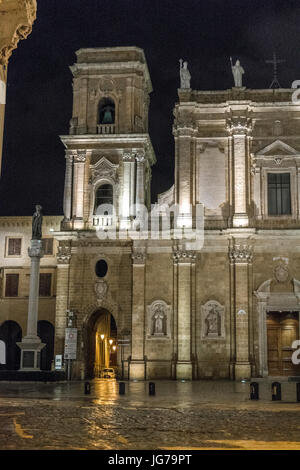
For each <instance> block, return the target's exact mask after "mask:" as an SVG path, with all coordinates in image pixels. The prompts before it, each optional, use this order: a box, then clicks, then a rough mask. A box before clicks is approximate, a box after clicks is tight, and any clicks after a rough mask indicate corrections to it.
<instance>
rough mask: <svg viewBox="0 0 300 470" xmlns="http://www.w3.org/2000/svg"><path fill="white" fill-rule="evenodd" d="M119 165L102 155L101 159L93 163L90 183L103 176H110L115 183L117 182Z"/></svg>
mask: <svg viewBox="0 0 300 470" xmlns="http://www.w3.org/2000/svg"><path fill="white" fill-rule="evenodd" d="M118 167H119V165H115V164H114V163H111V162H110V161H109V160H108V159H107V158H105V157H101V158H100V160H99V161H98V162H97V163H96V164H95V165H91V178H90V183H95V182H96V181H98V180H99V179H101V178H109V179H111V180H113V182H114V183H116V182H117V180H118V176H117V170H118Z"/></svg>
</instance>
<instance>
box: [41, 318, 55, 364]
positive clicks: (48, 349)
mask: <svg viewBox="0 0 300 470" xmlns="http://www.w3.org/2000/svg"><path fill="white" fill-rule="evenodd" d="M37 334H38V336H39V337H40V338H41V341H42V343H45V344H46V346H44V347H43V349H42V350H41V370H51V362H52V359H53V355H54V326H53V325H52V323H50V322H49V321H46V320H39V321H38V325H37Z"/></svg>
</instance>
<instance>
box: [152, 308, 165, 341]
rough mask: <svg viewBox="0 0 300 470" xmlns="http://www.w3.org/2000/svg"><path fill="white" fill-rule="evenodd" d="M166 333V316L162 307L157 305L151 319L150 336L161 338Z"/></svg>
mask: <svg viewBox="0 0 300 470" xmlns="http://www.w3.org/2000/svg"><path fill="white" fill-rule="evenodd" d="M166 333H167V332H166V314H165V311H164V307H163V305H161V304H159V305H157V306H156V307H155V311H154V314H153V317H152V335H154V336H163V335H166Z"/></svg>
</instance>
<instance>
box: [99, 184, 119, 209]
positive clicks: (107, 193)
mask: <svg viewBox="0 0 300 470" xmlns="http://www.w3.org/2000/svg"><path fill="white" fill-rule="evenodd" d="M113 203H114V195H113V187H112V185H111V184H102V185H101V186H99V188H98V189H97V191H96V194H95V211H94V212H95V213H96V211H97V208H98V207H99V206H102V205H103V204H106V205H107V204H109V205H111V206H112V205H113ZM105 212H107V214H106V215H111V214H112V209H111V211H109V208H107V210H105ZM109 212H111V213H109Z"/></svg>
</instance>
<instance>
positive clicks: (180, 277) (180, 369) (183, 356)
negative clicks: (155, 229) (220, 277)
mask: <svg viewBox="0 0 300 470" xmlns="http://www.w3.org/2000/svg"><path fill="white" fill-rule="evenodd" d="M195 259H196V255H195V253H194V252H191V251H175V252H174V263H175V265H177V306H178V308H177V363H176V379H187V380H191V379H192V378H193V365H192V359H191V357H192V335H191V322H192V265H193V264H194V263H195Z"/></svg>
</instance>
